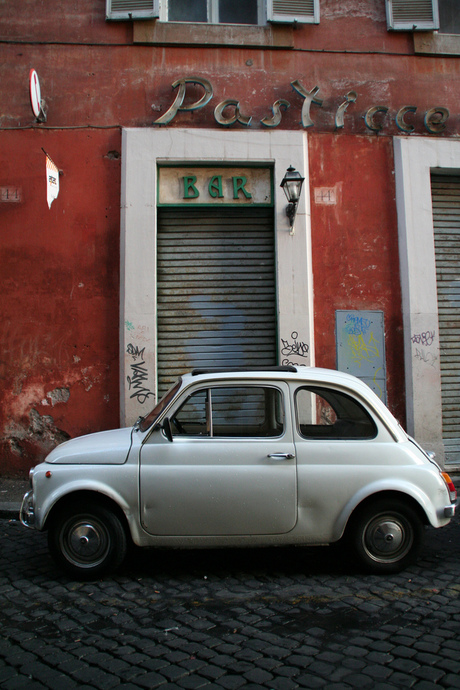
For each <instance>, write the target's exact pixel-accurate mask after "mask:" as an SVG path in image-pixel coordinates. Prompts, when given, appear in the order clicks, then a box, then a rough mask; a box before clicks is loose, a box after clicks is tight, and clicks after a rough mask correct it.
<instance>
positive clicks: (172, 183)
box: [158, 165, 273, 206]
mask: <svg viewBox="0 0 460 690" xmlns="http://www.w3.org/2000/svg"><path fill="white" fill-rule="evenodd" d="M158 203H159V204H160V205H174V206H175V205H177V204H181V203H185V204H187V205H200V204H201V205H202V204H206V205H207V204H212V205H216V204H222V205H226V204H231V205H235V204H250V205H251V206H254V205H256V206H257V205H263V206H269V205H271V204H272V203H273V179H272V170H271V168H270V167H268V166H265V167H263V166H254V167H247V166H244V167H241V166H238V167H236V166H235V167H233V166H224V167H219V166H198V167H197V166H194V167H190V166H171V165H167V166H162V167H160V169H159V197H158Z"/></svg>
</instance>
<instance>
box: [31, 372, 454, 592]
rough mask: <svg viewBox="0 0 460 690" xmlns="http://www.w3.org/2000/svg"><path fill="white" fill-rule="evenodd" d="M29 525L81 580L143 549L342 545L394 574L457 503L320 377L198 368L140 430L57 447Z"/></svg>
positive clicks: (373, 414) (376, 405) (337, 379)
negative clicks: (430, 528) (41, 533)
mask: <svg viewBox="0 0 460 690" xmlns="http://www.w3.org/2000/svg"><path fill="white" fill-rule="evenodd" d="M30 481H31V489H30V491H29V492H28V493H27V494H26V495H25V496H24V500H23V503H22V507H21V521H22V523H23V524H24V525H25V526H27V527H33V528H35V529H37V530H48V543H49V548H50V551H51V554H52V555H53V557H54V558H55V559H56V561H57V562H58V563H59V564H60V565H61V566H63V567H64V568H65V569H66V570H67V571H69V572H70V573H71V574H72V575H76V576H77V577H80V578H94V577H98V576H100V575H102V574H104V573H106V572H108V571H110V570H113V569H115V568H116V567H118V566H119V565H120V564H121V562H122V561H123V558H124V556H125V554H126V551H127V547H128V543H129V540H132V542H134V544H136V545H138V546H148V547H154V546H161V547H165V546H168V547H203V546H209V547H215V546H232V547H235V546H264V545H269V546H273V545H292V544H297V545H309V546H311V545H315V544H332V543H334V542H338V541H339V540H343V542H344V543H346V544H347V546H348V547H349V551H350V553H353V554H354V556H355V557H356V558H357V559H358V560H359V561H360V562H361V564H362V565H364V566H365V567H366V568H367V569H368V570H371V571H373V572H377V573H389V572H396V571H399V570H401V569H403V568H405V567H406V566H407V565H409V564H411V563H413V562H414V560H415V559H416V558H417V555H418V554H419V551H420V548H421V545H422V537H423V532H424V527H425V525H432V526H433V527H443V526H444V525H447V524H448V522H449V520H450V518H451V517H452V516H453V515H454V514H455V506H456V501H457V493H456V490H455V487H454V485H453V483H452V480H451V479H450V477H449V475H448V474H446V473H444V472H442V471H441V469H440V468H439V467H438V465H437V464H436V463H435V462H434V460H433V459H432V458H431V457H430V455H429V454H427V453H425V452H424V451H423V450H422V448H420V446H418V445H417V443H415V441H414V440H413V439H411V438H410V437H408V436H407V434H406V433H405V432H404V431H403V429H402V428H401V426H400V425H399V424H398V422H397V421H396V420H395V418H394V417H393V416H392V414H391V413H390V412H389V410H388V409H387V408H386V407H385V405H384V404H383V403H382V402H381V401H380V400H379V398H378V397H377V396H376V395H374V393H373V392H372V391H371V390H370V388H369V387H368V386H367V385H366V384H365V383H363V382H362V381H360V380H359V379H356V378H354V377H352V376H349V375H347V374H343V373H340V372H338V371H329V370H325V369H315V368H300V367H299V368H298V369H296V368H295V367H274V368H271V369H267V370H257V371H252V370H209V369H208V370H194V371H193V372H192V373H190V374H186V375H184V376H182V377H181V378H180V379H179V380H178V381H177V382H176V383H175V385H174V386H173V387H172V388H171V389H170V390H169V391H168V393H167V394H166V395H165V396H164V397H163V399H162V400H161V401H160V402H159V403H158V404H157V406H156V407H155V409H153V410H152V412H151V413H150V414H149V415H148V416H146V417H145V418H139V419H138V421H137V422H136V424H135V425H134V426H133V427H132V428H125V429H117V430H113V431H104V432H100V433H95V434H90V435H88V436H83V437H81V438H76V439H73V440H71V441H67V442H66V443H63V444H62V445H60V446H58V447H57V448H55V449H54V450H53V451H52V452H51V453H50V454H49V455H48V457H47V458H46V460H45V462H43V463H41V464H40V465H37V466H36V467H35V468H33V469H32V470H31V472H30Z"/></svg>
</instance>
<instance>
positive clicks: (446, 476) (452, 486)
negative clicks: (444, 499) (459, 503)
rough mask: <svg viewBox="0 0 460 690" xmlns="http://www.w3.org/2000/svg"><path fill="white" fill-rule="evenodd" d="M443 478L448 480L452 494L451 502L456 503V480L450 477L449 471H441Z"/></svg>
mask: <svg viewBox="0 0 460 690" xmlns="http://www.w3.org/2000/svg"><path fill="white" fill-rule="evenodd" d="M441 475H442V478H443V479H444V481H445V482H446V486H447V488H448V490H449V494H450V501H451V503H455V501H456V500H457V489H456V488H455V485H454V482H453V481H452V479H451V478H450V476H449V475H448V474H447V472H441Z"/></svg>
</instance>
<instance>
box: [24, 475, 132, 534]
mask: <svg viewBox="0 0 460 690" xmlns="http://www.w3.org/2000/svg"><path fill="white" fill-rule="evenodd" d="M130 484H132V486H130ZM78 492H85V493H94V494H100V495H101V496H104V497H105V498H108V499H109V500H110V501H112V502H113V503H115V504H116V505H117V506H118V507H119V508H120V509H121V510H122V511H123V513H124V515H125V517H126V520H127V522H128V524H129V525H130V529H131V525H132V523H133V522H135V518H136V516H135V513H134V512H133V510H132V506H136V505H137V497H138V485H137V481H135V478H134V476H133V482H128V485H127V483H126V481H125V483H124V487H123V494H122V493H121V492H120V491H118V490H116V489H114V487H113V486H109V485H107V484H106V483H105V482H103V481H100V480H96V479H95V480H88V479H85V480H84V481H83V480H74V481H71V482H68V481H66V482H65V483H64V484H62V485H61V486H57V487H56V488H55V489H53V490H52V491H50V493H49V494H48V495H47V496H44V497H43V499H42V501H41V505H40V509H39V511H37V513H36V517H35V519H36V523H35V526H36V529H38V530H43V529H45V528H46V521H47V520H48V517H49V516H50V514H51V512H52V510H53V509H54V508H55V507H56V505H57V504H58V502H59V501H61V500H62V499H66V500H68V499H70V498H71V496H72V495H74V494H76V493H78ZM133 492H135V493H134V496H135V498H134V500H130V499H131V498H132V496H133Z"/></svg>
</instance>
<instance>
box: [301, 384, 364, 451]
mask: <svg viewBox="0 0 460 690" xmlns="http://www.w3.org/2000/svg"><path fill="white" fill-rule="evenodd" d="M295 409H296V417H297V428H298V431H299V433H300V435H301V436H303V437H305V438H314V439H335V440H337V439H370V438H374V437H375V436H376V434H377V427H376V425H375V422H374V420H373V419H372V417H371V416H370V414H369V413H368V412H367V410H365V408H364V407H363V406H362V405H361V403H360V402H358V401H357V400H355V398H353V397H352V396H351V395H348V394H347V393H343V392H342V391H338V390H334V389H331V388H323V387H320V386H302V387H301V388H299V389H297V391H296V395H295Z"/></svg>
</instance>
